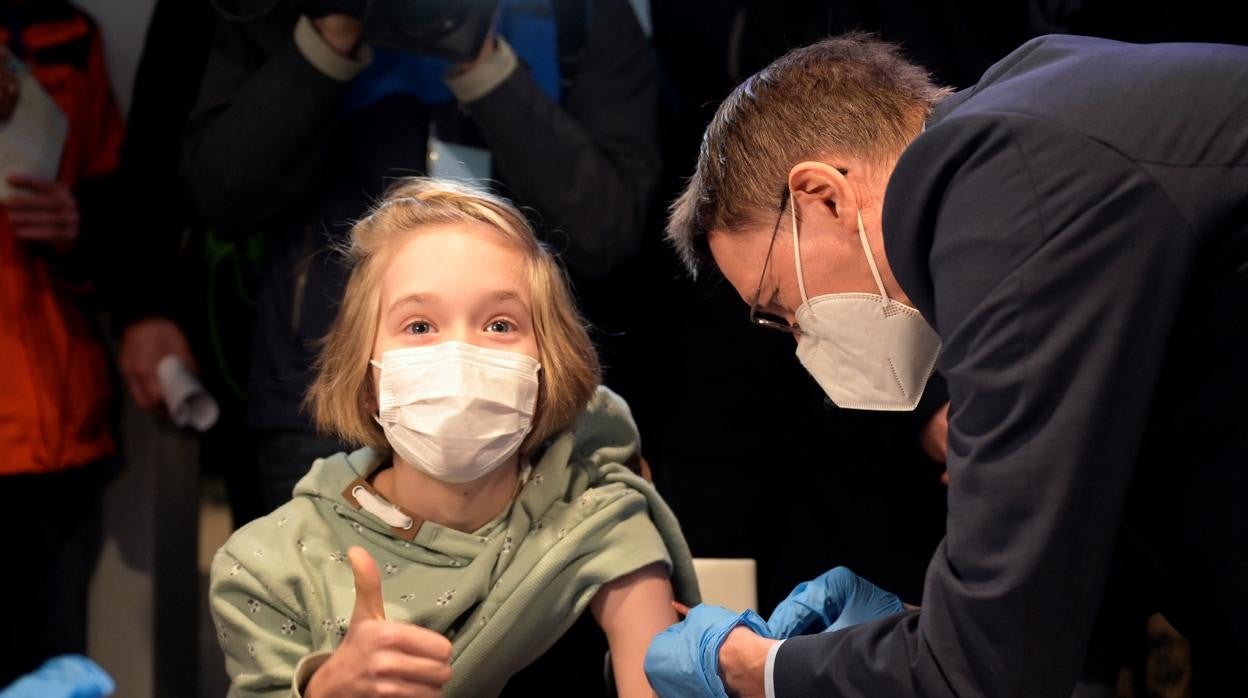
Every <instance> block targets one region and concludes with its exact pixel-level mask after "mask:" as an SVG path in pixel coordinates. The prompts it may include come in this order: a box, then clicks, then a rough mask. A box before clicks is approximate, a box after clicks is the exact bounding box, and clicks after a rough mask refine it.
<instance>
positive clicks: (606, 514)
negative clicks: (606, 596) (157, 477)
mask: <svg viewBox="0 0 1248 698" xmlns="http://www.w3.org/2000/svg"><path fill="white" fill-rule="evenodd" d="M638 449H639V438H638V435H637V428H636V426H635V425H634V423H633V420H632V415H631V414H630V413H629V410H628V406H627V405H626V404H625V403H624V401H623V400H622V399H621V398H620V397H619V396H617V395H615V394H614V393H612V392H611V391H609V390H607V389H606V388H599V389H598V392H597V394H596V395H595V396H594V398H593V400H591V402H590V404H589V406H588V408H587V409H586V411H585V412H584V413H583V414H582V415H581V417H580V418H579V419H578V420H577V422H576V424H575V425H573V428H572V429H570V430H569V431H567V432H564V433H562V434H560V435H559V436H557V437H555V438H554V439H553V440H552V441H551V442H550V444H549V446H548V447H547V448H546V450H545V452H543V453H542V454H541V458H540V460H538V461H537V462H536V463H535V464H533V466H532V468H531V470H529V471H528V472H527V474H526V477H525V478H524V479H523V480H522V484H521V486H520V488H519V489H518V490H517V494H516V496H515V498H514V499H513V501H512V504H511V505H510V506H509V507H508V508H507V509H506V510H505V511H504V512H503V513H502V514H500V515H499V516H498V517H497V518H496V519H494V520H493V521H491V522H490V523H488V524H486V525H485V526H483V527H481V529H479V530H477V531H473V532H472V533H464V532H461V531H456V530H453V529H450V528H446V527H443V526H439V525H437V524H434V523H432V522H424V523H423V524H422V525H421V526H419V528H416V529H414V530H413V531H412V532H407V533H404V532H403V531H401V530H398V529H393V528H391V527H390V526H389V525H388V524H386V523H385V522H384V521H382V520H381V519H380V518H378V517H376V516H374V515H373V514H371V513H369V512H368V511H367V510H365V509H361V508H359V505H358V503H357V502H356V499H355V497H354V496H351V492H352V490H353V489H354V488H355V487H356V486H357V485H359V484H360V483H359V482H357V478H365V479H366V478H367V477H368V476H369V475H370V474H371V473H373V472H374V471H375V470H377V469H378V468H379V467H382V466H385V465H386V464H387V463H388V458H383V457H381V456H380V455H379V454H377V453H375V452H374V451H372V450H370V449H361V450H359V451H356V452H354V453H351V454H349V455H348V454H344V453H339V454H337V455H334V456H332V457H330V458H325V459H321V460H317V461H316V462H315V463H313V465H312V469H311V471H310V472H309V473H308V475H307V476H305V477H304V478H303V479H302V480H301V481H300V482H299V484H298V485H297V486H296V487H295V491H294V495H295V497H294V499H293V500H291V501H290V502H288V503H286V504H285V505H283V506H282V507H280V508H279V509H277V510H276V511H274V512H273V513H272V514H269V515H268V516H266V517H264V518H262V519H258V520H256V521H254V522H252V523H250V524H248V525H247V526H245V527H243V528H242V529H239V530H238V531H237V532H235V534H234V535H233V536H231V537H230V540H229V541H228V542H227V543H226V544H225V546H224V547H222V548H221V550H219V551H218V552H217V555H216V557H215V559H214V560H213V564H212V585H211V591H210V596H211V606H212V613H213V618H214V620H215V622H216V627H217V639H218V640H219V641H220V643H221V648H222V650H223V651H224V652H225V656H226V670H227V671H228V672H229V674H230V677H231V679H232V683H231V686H230V695H231V696H282V695H295V696H298V695H299V691H300V689H301V687H302V686H304V685H306V681H307V679H308V678H309V677H310V675H311V672H312V671H314V670H315V668H316V667H317V666H319V665H320V663H321V662H323V661H324V660H325V659H326V658H327V657H328V656H329V653H331V652H332V651H333V649H334V648H335V647H337V646H338V643H339V642H341V641H342V638H343V636H344V635H346V632H347V626H348V620H349V619H350V617H351V612H352V609H353V607H354V603H355V586H354V578H353V576H352V573H351V565H350V562H349V561H348V560H347V557H346V551H347V548H349V547H350V546H352V545H358V546H360V547H362V548H364V549H365V550H367V551H368V552H369V553H370V554H371V555H372V556H373V559H375V560H376V561H377V566H378V569H379V570H380V572H381V577H382V595H383V598H384V600H385V610H386V618H388V619H390V620H401V621H405V622H409V623H415V624H417V625H420V626H423V627H426V628H430V629H432V630H435V631H437V632H440V633H442V634H444V635H445V636H446V637H447V638H449V639H450V640H451V642H452V646H453V650H452V655H451V665H452V667H453V668H454V672H453V675H454V677H453V678H452V680H451V682H450V683H449V684H447V686H446V689H445V694H446V695H447V696H471V697H472V698H477V697H478V696H492V695H497V694H498V693H499V692H500V691H501V690H502V688H503V686H504V685H505V684H506V682H507V680H508V679H509V678H510V677H511V676H512V674H514V673H516V672H517V671H519V670H520V669H522V668H523V667H525V666H526V665H528V664H529V663H531V662H532V661H533V660H535V659H536V658H538V657H539V656H541V655H542V653H544V652H545V651H546V650H547V649H549V648H550V646H551V645H553V644H554V642H555V641H556V640H557V639H558V638H559V637H561V636H562V635H563V633H564V632H565V631H566V630H567V629H568V628H569V627H570V626H571V625H572V623H573V622H574V621H575V620H576V619H577V618H578V617H579V616H580V614H581V612H582V611H584V610H585V607H586V606H587V605H588V604H589V601H590V600H591V599H592V598H593V597H594V595H595V593H597V591H598V589H599V587H601V586H602V585H603V584H604V583H606V582H609V581H611V580H613V579H617V578H619V577H622V576H624V575H626V574H629V573H630V572H633V571H636V570H638V569H640V568H642V567H645V566H646V565H649V564H651V563H654V562H660V561H662V562H664V563H665V564H667V565H668V568H669V569H670V570H671V574H672V583H673V586H674V588H675V591H676V597H677V598H678V599H680V600H681V601H683V602H685V603H688V604H691V605H692V604H694V603H697V602H698V600H699V598H698V590H697V582H696V580H695V579H694V576H693V565H692V560H691V559H690V556H689V549H688V546H687V545H686V544H685V541H684V538H683V537H682V535H681V532H680V526H679V525H678V524H677V522H676V519H675V517H674V516H673V515H672V512H671V510H670V509H669V508H668V507H667V505H666V504H665V503H664V502H663V500H662V498H660V497H659V495H658V493H657V492H655V490H654V488H653V486H651V485H650V483H648V482H646V481H645V480H643V479H642V478H641V477H639V476H638V475H636V474H635V473H633V472H632V471H631V470H630V469H629V468H628V467H626V466H625V465H624V463H625V462H627V461H628V460H629V459H630V458H632V457H633V456H634V455H636V454H637V453H638ZM412 533H414V536H413V535H412ZM409 538H410V540H409Z"/></svg>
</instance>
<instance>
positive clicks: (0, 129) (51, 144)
mask: <svg viewBox="0 0 1248 698" xmlns="http://www.w3.org/2000/svg"><path fill="white" fill-rule="evenodd" d="M10 66H11V67H12V69H13V71H14V73H15V74H16V75H17V79H18V82H19V84H20V90H21V92H20V94H19V96H18V99H17V107H16V108H15V109H14V110H13V116H12V117H11V118H10V119H9V120H8V121H7V122H6V123H3V124H0V201H3V200H5V199H7V198H9V196H10V195H11V194H12V193H13V190H12V188H11V187H9V183H8V181H7V178H8V176H9V175H11V174H24V175H30V176H32V177H42V178H44V179H55V178H56V173H57V170H59V169H60V166H61V151H62V150H64V148H65V135H66V133H67V132H68V130H69V120H68V119H66V118H65V114H64V113H63V112H62V111H61V108H60V107H58V106H56V102H54V101H52V97H51V96H49V95H48V93H47V92H46V91H45V90H44V89H43V86H42V85H40V84H39V82H38V81H37V80H35V78H34V76H33V75H31V74H30V71H29V70H27V69H26V67H25V66H23V65H22V64H21V63H19V62H17V61H12V62H11V63H10Z"/></svg>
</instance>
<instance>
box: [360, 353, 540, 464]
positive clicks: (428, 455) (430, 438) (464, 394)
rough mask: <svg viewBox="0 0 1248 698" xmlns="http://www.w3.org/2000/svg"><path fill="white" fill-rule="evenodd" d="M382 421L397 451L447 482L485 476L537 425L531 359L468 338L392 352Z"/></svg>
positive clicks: (384, 362) (381, 397)
mask: <svg viewBox="0 0 1248 698" xmlns="http://www.w3.org/2000/svg"><path fill="white" fill-rule="evenodd" d="M371 363H372V364H373V365H374V366H376V367H377V368H379V369H381V379H380V380H379V381H378V383H377V396H378V407H379V410H378V414H377V422H378V423H379V424H381V428H382V431H384V432H385V435H386V440H387V441H389V442H390V446H391V447H392V448H393V449H394V452H395V453H396V454H397V455H398V456H399V457H400V458H402V459H403V460H405V461H407V462H408V463H409V464H411V465H412V466H413V467H415V468H417V469H419V470H421V471H423V472H425V473H426V474H428V475H429V476H430V477H433V478H436V479H438V480H441V481H442V482H452V483H458V482H470V481H472V480H476V479H478V478H481V477H483V476H485V475H487V474H488V473H490V472H491V471H492V470H494V469H495V468H497V467H498V466H499V465H501V464H502V463H503V462H504V461H506V460H507V458H509V457H510V456H512V455H514V454H515V453H516V451H517V450H518V449H519V448H520V444H521V443H523V441H524V437H525V436H527V435H528V433H529V431H530V430H531V429H532V427H533V414H534V412H535V410H536V408H537V394H538V378H537V375H538V371H540V370H541V365H540V364H539V363H538V362H537V360H536V359H534V358H533V357H531V356H527V355H525V354H520V353H517V352H511V351H499V350H497V349H485V348H483V347H477V346H473V345H471V344H464V343H462V342H453V341H452V342H442V343H441V344H435V345H432V346H427V347H407V348H403V349H391V350H390V351H387V352H385V353H383V354H382V355H381V361H380V362H377V361H373V362H371Z"/></svg>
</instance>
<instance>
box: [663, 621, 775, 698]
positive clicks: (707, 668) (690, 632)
mask: <svg viewBox="0 0 1248 698" xmlns="http://www.w3.org/2000/svg"><path fill="white" fill-rule="evenodd" d="M742 625H743V626H745V627H747V628H749V629H750V630H752V631H754V632H755V633H758V634H759V635H762V636H763V637H771V635H770V634H769V633H768V632H767V624H766V623H764V622H763V619H762V617H761V616H759V615H758V614H757V613H755V612H753V611H746V612H745V613H733V612H732V611H729V610H728V609H726V608H723V607H722V606H707V605H705V604H703V605H700V606H694V607H693V608H691V609H690V610H689V615H688V616H685V619H684V620H682V621H681V622H679V623H677V624H676V625H673V626H672V627H670V628H668V629H667V630H664V631H663V632H661V633H659V634H658V635H656V636H655V638H654V640H652V641H651V642H650V648H649V649H647V650H646V678H647V679H649V680H650V687H651V688H653V689H654V691H655V693H657V694H659V695H660V696H668V697H671V696H676V697H678V698H727V696H728V693H727V692H726V691H725V690H724V682H723V681H722V680H721V679H720V678H719V648H720V647H722V646H723V644H724V639H725V638H727V637H728V633H730V632H732V630H733V628H736V627H737V626H742Z"/></svg>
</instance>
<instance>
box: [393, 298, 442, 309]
mask: <svg viewBox="0 0 1248 698" xmlns="http://www.w3.org/2000/svg"><path fill="white" fill-rule="evenodd" d="M439 300H440V299H439V298H438V296H437V295H436V294H433V293H409V294H407V295H406V296H403V297H401V298H398V299H396V300H395V301H394V302H393V303H391V304H390V309H389V311H387V312H393V311H394V309H395V308H397V307H399V306H400V305H403V304H405V303H415V304H421V303H437V302H438V301H439Z"/></svg>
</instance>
